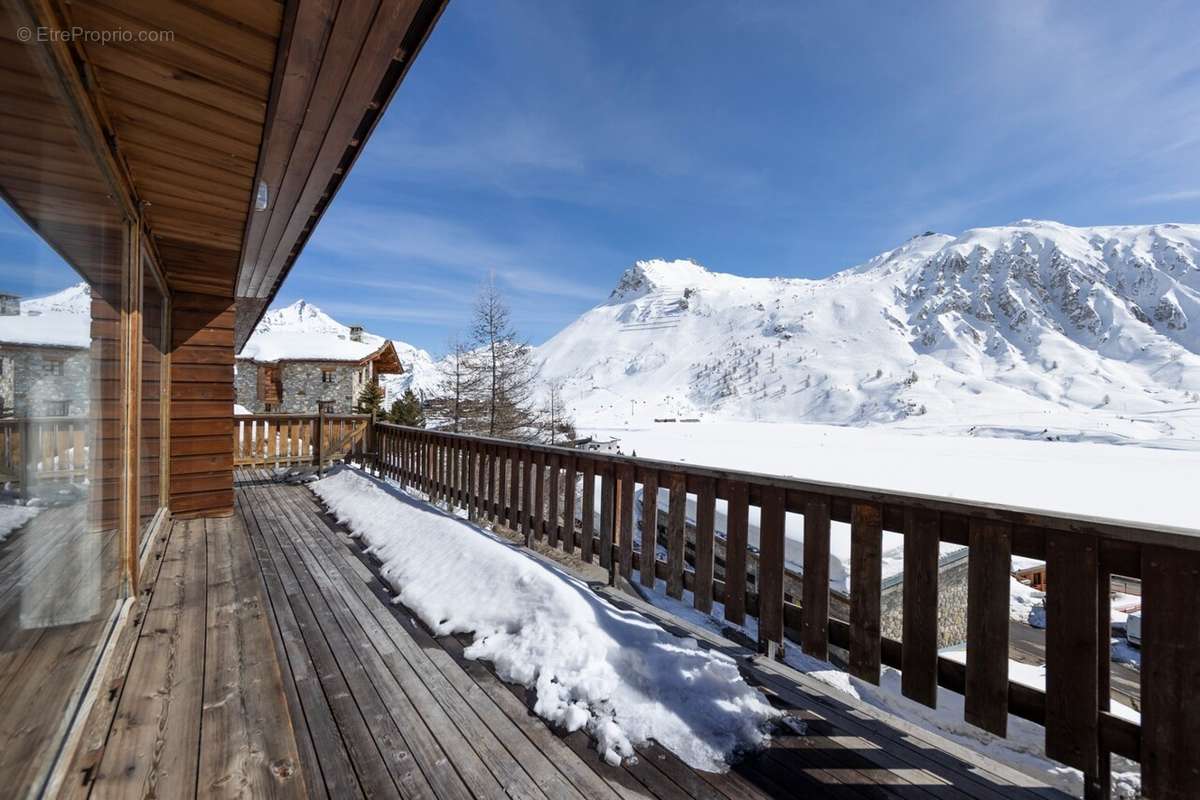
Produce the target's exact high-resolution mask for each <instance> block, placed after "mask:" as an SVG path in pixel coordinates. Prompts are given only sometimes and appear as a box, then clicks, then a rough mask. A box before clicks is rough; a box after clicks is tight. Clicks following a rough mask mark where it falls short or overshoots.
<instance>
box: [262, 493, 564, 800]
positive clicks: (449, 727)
mask: <svg viewBox="0 0 1200 800" xmlns="http://www.w3.org/2000/svg"><path fill="white" fill-rule="evenodd" d="M289 494H292V493H282V492H271V491H269V490H263V491H259V492H258V493H257V496H256V502H257V503H258V504H260V507H267V508H270V509H271V510H273V511H274V512H275V513H276V514H277V518H278V519H280V520H281V521H283V522H285V523H286V524H288V525H289V526H290V527H289V533H290V534H291V535H292V536H293V537H294V539H293V546H294V548H295V549H294V552H295V553H296V555H297V556H298V560H299V563H303V565H304V567H305V569H307V570H308V572H309V575H310V576H311V577H312V579H313V580H314V581H315V583H316V585H317V586H318V589H319V591H320V592H321V593H322V595H323V596H324V598H325V600H326V602H327V603H328V605H329V607H330V608H331V609H332V610H333V613H334V616H335V617H336V618H337V620H338V622H339V624H340V625H341V631H342V633H343V634H344V635H345V636H346V638H347V640H353V641H354V642H355V643H356V644H357V645H358V646H357V647H356V651H357V653H358V656H359V658H360V660H361V661H362V663H363V666H364V668H365V670H366V671H367V674H369V675H370V677H371V681H372V684H373V686H374V687H375V688H376V690H378V691H379V692H380V694H381V696H382V698H383V699H384V700H385V703H386V705H387V706H388V708H389V709H390V711H391V713H392V714H393V718H394V720H395V722H396V725H397V729H398V730H399V731H400V732H401V734H402V736H403V738H404V740H405V741H406V742H407V743H408V744H409V745H410V747H411V748H412V750H413V752H414V754H415V755H416V757H417V761H418V763H419V764H420V765H421V767H422V770H423V772H424V773H425V775H426V777H427V778H428V780H429V781H430V783H431V785H432V786H433V787H434V788H435V789H436V790H437V794H438V796H439V797H452V796H464V797H465V796H470V795H469V794H467V790H466V786H465V785H464V783H463V781H465V782H466V784H468V785H469V786H470V792H471V794H474V795H475V796H477V797H501V796H503V795H504V791H503V789H502V787H501V785H500V783H499V781H498V780H497V779H496V778H495V777H493V776H492V775H491V774H490V773H489V772H488V769H487V767H486V766H485V765H484V763H483V762H482V761H481V760H480V758H479V757H478V756H476V755H475V752H474V751H473V750H472V746H471V743H470V742H468V741H467V739H466V738H464V737H463V736H462V735H461V734H459V732H458V730H457V728H455V727H454V723H453V722H452V721H451V720H450V718H449V717H447V716H446V714H445V713H444V712H443V711H442V709H441V707H440V706H439V705H438V703H437V700H436V699H434V697H433V696H432V695H431V694H430V693H429V692H428V691H425V687H424V686H423V685H422V684H421V683H420V682H419V681H417V680H414V679H413V676H412V675H411V670H408V671H407V672H405V671H404V670H403V667H405V666H407V665H404V664H400V663H399V662H398V659H397V658H395V657H394V656H395V653H394V652H389V649H388V648H387V647H386V646H385V647H381V644H386V643H387V640H386V639H385V638H383V637H380V636H378V635H372V634H374V633H376V631H375V630H373V629H372V627H371V623H370V621H369V620H370V608H369V607H368V606H365V605H364V604H363V603H362V602H361V599H360V598H358V597H357V596H356V595H354V593H353V592H352V591H350V590H349V588H348V587H346V586H344V585H343V584H344V580H343V578H342V576H341V574H340V573H337V572H336V571H334V570H332V569H331V568H330V564H329V561H328V559H329V557H330V556H329V554H326V553H324V552H321V551H320V550H319V549H315V548H314V544H313V540H312V536H313V531H311V530H309V529H310V528H312V527H314V526H315V525H316V524H320V523H319V520H317V519H316V518H315V516H314V515H312V514H311V513H310V514H307V515H298V514H296V513H295V511H294V509H292V508H289V506H290V505H291V504H290V503H288V502H286V500H285V498H287V496H288V495H289ZM293 496H294V495H293ZM305 517H307V519H306V518H305ZM391 649H392V650H394V648H391ZM398 670H399V671H400V673H401V674H400V675H397V674H396V673H397V671H398ZM404 678H409V680H404ZM451 755H453V763H451V760H452V759H451ZM489 755H493V756H496V755H498V754H496V753H490V754H489ZM511 766H512V767H516V764H515V763H514V764H512V765H511ZM447 767H452V769H447ZM517 769H518V770H519V767H518V768H517ZM456 774H457V776H461V779H462V780H459V779H458V777H456ZM512 783H513V787H512V795H513V796H517V797H540V796H543V795H542V794H541V792H539V791H538V790H537V788H536V786H535V785H534V784H533V783H532V782H528V781H527V782H526V784H527V785H523V786H522V785H520V784H518V783H517V782H516V781H515V780H514V781H512Z"/></svg>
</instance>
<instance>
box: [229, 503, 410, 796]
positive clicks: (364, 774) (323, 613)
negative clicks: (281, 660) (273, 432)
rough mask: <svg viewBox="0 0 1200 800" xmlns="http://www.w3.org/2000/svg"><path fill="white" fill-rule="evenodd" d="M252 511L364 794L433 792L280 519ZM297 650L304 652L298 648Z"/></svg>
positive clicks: (263, 511) (263, 510)
mask: <svg viewBox="0 0 1200 800" xmlns="http://www.w3.org/2000/svg"><path fill="white" fill-rule="evenodd" d="M251 511H252V513H253V514H254V516H255V517H256V518H257V520H258V522H259V526H260V531H261V533H262V535H263V538H264V540H265V542H266V544H267V550H268V552H269V553H270V556H271V559H272V560H273V562H274V564H275V568H276V570H277V571H278V573H279V577H280V579H281V582H282V584H283V589H284V592H285V594H286V598H287V601H288V604H289V605H290V606H291V609H292V611H293V612H294V614H295V617H296V621H297V623H298V625H299V628H300V633H301V637H302V639H303V642H304V646H305V649H306V650H307V653H308V656H309V657H310V658H311V663H312V666H313V667H314V668H315V670H316V673H317V675H318V676H319V678H320V681H321V685H322V687H323V688H324V690H325V695H326V697H327V698H328V699H329V705H330V708H331V710H332V711H333V715H334V719H335V720H336V722H337V728H338V730H339V731H340V733H341V736H342V739H343V741H344V742H345V744H346V748H347V751H348V752H349V754H350V758H351V761H352V763H353V764H354V769H355V772H356V773H357V775H358V778H359V782H360V784H361V785H362V788H363V791H364V792H365V793H366V794H367V796H379V797H389V796H394V795H396V794H398V793H402V792H403V793H405V794H412V795H414V796H425V797H433V796H434V794H433V789H432V788H431V787H430V786H429V783H428V781H427V780H426V779H425V776H424V775H422V774H421V771H420V769H418V768H417V766H416V764H415V763H414V762H413V760H412V755H411V753H409V752H408V750H407V748H406V747H404V745H403V740H402V739H401V738H400V737H399V735H398V734H396V733H393V732H394V731H395V724H394V723H393V722H392V720H391V717H390V715H389V714H388V713H387V710H386V709H385V708H384V707H383V705H382V701H380V699H379V697H378V694H377V693H375V692H374V690H373V689H371V688H370V681H369V679H368V678H367V677H366V676H365V674H364V670H363V668H362V665H361V664H360V663H359V662H358V659H357V657H356V655H355V653H354V649H353V647H352V646H351V645H350V644H349V643H348V642H347V640H346V639H345V637H344V636H340V635H337V633H335V631H336V629H337V623H336V621H334V620H333V617H332V613H331V612H330V610H329V608H328V606H326V605H325V604H324V602H323V601H322V600H321V598H320V597H319V596H318V594H317V591H316V588H315V587H314V586H312V585H311V584H309V583H307V582H304V581H302V573H303V570H302V569H294V568H293V564H294V563H295V561H296V558H295V556H294V554H293V553H291V552H289V551H288V549H287V547H286V543H287V537H286V535H284V534H282V533H281V531H280V530H279V528H280V524H279V522H278V521H277V520H276V519H275V518H274V515H273V514H271V513H270V511H269V509H266V508H263V507H261V506H258V505H254V506H252V507H251ZM298 573H301V574H298ZM327 636H328V637H329V638H326V637H327ZM298 655H299V657H300V658H303V657H304V654H303V653H300V654H298ZM355 689H357V690H358V691H357V692H356V691H355ZM372 694H374V696H373V697H372V696H371V695H372ZM360 695H361V699H362V700H364V701H365V702H366V703H367V706H366V708H362V707H360V706H359V704H358V702H357V701H358V700H359V699H360V697H359V696H360ZM381 743H382V747H381ZM318 746H320V745H319V744H318ZM385 751H386V752H385ZM401 787H403V790H402V789H401Z"/></svg>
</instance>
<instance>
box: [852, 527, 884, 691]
mask: <svg viewBox="0 0 1200 800" xmlns="http://www.w3.org/2000/svg"><path fill="white" fill-rule="evenodd" d="M882 570H883V509H881V508H880V507H879V506H878V505H877V504H875V503H855V504H854V505H853V507H852V509H851V518H850V674H852V675H854V676H855V677H857V678H861V679H862V680H864V681H870V682H871V683H875V684H878V683H879V670H880V653H881V648H880V641H879V636H880V626H879V612H880V607H879V603H880V592H881V589H882V583H883V575H882Z"/></svg>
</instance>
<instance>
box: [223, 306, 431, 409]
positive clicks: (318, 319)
mask: <svg viewBox="0 0 1200 800" xmlns="http://www.w3.org/2000/svg"><path fill="white" fill-rule="evenodd" d="M384 341H386V338H385V337H383V336H379V335H377V334H374V333H370V332H369V331H365V330H364V331H363V332H362V336H361V337H360V338H359V339H358V340H355V339H352V338H351V336H350V326H349V325H343V324H342V323H340V322H338V321H337V320H336V319H334V318H333V317H331V316H329V315H328V314H326V313H325V312H324V311H322V310H321V309H319V308H317V307H316V306H314V305H313V304H312V303H309V302H306V301H305V300H297V301H296V302H294V303H292V304H291V305H290V306H285V307H284V308H277V309H273V310H271V311H268V312H267V313H266V314H264V315H263V318H262V320H261V321H260V322H259V324H258V327H257V328H255V329H254V333H253V334H251V336H250V339H249V340H248V341H247V342H246V345H245V347H243V348H242V351H241V352H240V353H239V354H238V356H239V357H240V358H249V359H255V360H257V361H278V360H279V359H289V358H309V359H331V360H357V359H360V358H365V357H366V356H368V355H370V354H371V353H373V352H375V351H376V350H378V349H379V348H380V347H381V346H382V345H383V343H384ZM392 345H393V346H395V348H396V354H397V355H398V356H399V357H400V363H401V364H402V365H403V367H404V374H402V375H383V376H381V377H380V384H381V385H382V386H383V388H384V391H385V392H386V394H387V398H388V402H390V401H391V400H392V399H394V398H395V397H398V396H400V395H401V394H403V393H404V392H405V390H407V389H410V388H411V389H412V390H413V391H414V392H416V393H417V394H418V395H423V394H428V393H429V392H431V391H432V390H433V389H434V387H435V386H436V385H437V380H438V377H437V367H436V366H435V365H434V360H433V358H432V357H431V356H430V355H429V353H427V352H426V351H424V350H422V349H420V348H418V347H414V346H413V345H411V344H408V343H407V342H402V341H399V340H397V339H393V340H392Z"/></svg>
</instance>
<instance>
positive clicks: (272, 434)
mask: <svg viewBox="0 0 1200 800" xmlns="http://www.w3.org/2000/svg"><path fill="white" fill-rule="evenodd" d="M370 432H371V417H370V416H369V415H365V414H239V415H238V416H235V417H234V418H233V463H234V466H237V467H251V466H253V467H263V466H273V467H288V466H298V465H308V464H311V465H314V466H323V465H325V464H329V463H332V462H333V461H336V460H338V459H347V458H354V457H361V456H362V454H363V453H365V452H366V451H367V449H368V448H367V443H368V437H369V436H370Z"/></svg>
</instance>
